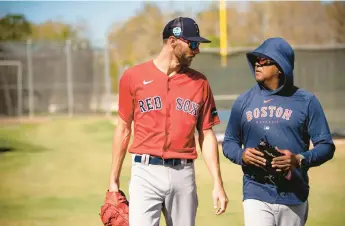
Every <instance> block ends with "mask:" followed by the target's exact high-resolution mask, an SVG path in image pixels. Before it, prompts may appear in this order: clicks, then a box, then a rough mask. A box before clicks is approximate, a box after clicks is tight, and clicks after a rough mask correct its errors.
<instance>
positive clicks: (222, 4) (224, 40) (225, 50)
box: [219, 0, 228, 67]
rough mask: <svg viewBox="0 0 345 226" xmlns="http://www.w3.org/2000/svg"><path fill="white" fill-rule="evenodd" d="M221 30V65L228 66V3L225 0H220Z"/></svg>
mask: <svg viewBox="0 0 345 226" xmlns="http://www.w3.org/2000/svg"><path fill="white" fill-rule="evenodd" d="M219 32H220V35H219V36H220V56H221V65H222V67H226V65H227V53H228V48H227V42H228V37H227V18H226V3H225V0H219Z"/></svg>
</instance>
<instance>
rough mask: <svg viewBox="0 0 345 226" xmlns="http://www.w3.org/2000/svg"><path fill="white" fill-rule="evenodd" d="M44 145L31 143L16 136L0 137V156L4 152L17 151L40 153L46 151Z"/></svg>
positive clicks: (21, 152)
mask: <svg viewBox="0 0 345 226" xmlns="http://www.w3.org/2000/svg"><path fill="white" fill-rule="evenodd" d="M47 150H48V149H47V148H46V147H43V146H40V145H36V144H32V143H30V141H27V140H21V139H18V138H13V137H10V138H7V139H6V138H5V139H4V138H0V156H1V155H2V154H5V153H16V154H17V153H18V154H29V153H41V152H44V151H47Z"/></svg>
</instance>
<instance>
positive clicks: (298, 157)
mask: <svg viewBox="0 0 345 226" xmlns="http://www.w3.org/2000/svg"><path fill="white" fill-rule="evenodd" d="M296 160H297V167H298V168H302V167H303V160H304V156H303V155H301V154H297V155H296Z"/></svg>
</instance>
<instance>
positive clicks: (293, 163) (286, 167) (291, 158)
mask: <svg viewBox="0 0 345 226" xmlns="http://www.w3.org/2000/svg"><path fill="white" fill-rule="evenodd" d="M276 150H277V151H279V152H280V153H283V154H284V156H280V157H276V158H274V159H273V160H272V167H273V168H277V171H290V170H292V169H294V168H297V167H298V166H299V156H298V155H294V154H293V153H292V152H291V151H289V150H280V149H279V148H277V147H276Z"/></svg>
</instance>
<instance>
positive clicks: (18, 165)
mask: <svg viewBox="0 0 345 226" xmlns="http://www.w3.org/2000/svg"><path fill="white" fill-rule="evenodd" d="M113 130H114V126H113V125H112V124H111V123H110V122H109V121H108V120H106V119H104V118H95V117H93V118H92V117H89V118H88V117H84V118H82V117H78V118H73V119H66V118H59V119H56V120H51V121H47V122H44V123H40V124H21V125H19V124H2V125H1V129H0V148H1V150H2V152H1V153H0V225H1V226H21V225H23V226H24V225H25V226H31V225H32V226H43V225H49V226H57V225H59V226H60V225H63V226H69V225H83V226H87V225H90V226H91V225H92V226H95V225H102V224H101V221H100V218H99V216H98V213H99V209H100V206H101V205H102V202H103V200H104V195H105V191H106V189H107V186H108V174H109V170H110V163H111V140H112V135H113ZM7 148H9V149H10V150H9V151H6V149H7ZM220 153H221V151H220ZM220 156H221V168H222V174H223V178H224V183H225V188H226V191H227V194H228V197H229V200H230V201H229V205H228V209H227V212H226V213H225V214H223V215H221V216H215V215H214V210H213V205H212V200H211V190H212V184H211V183H210V182H211V177H210V175H209V173H208V171H207V169H206V166H205V164H204V162H203V159H202V158H201V155H200V158H199V159H198V160H197V161H196V175H197V184H198V195H199V203H200V205H199V209H198V216H197V225H198V226H206V225H224V226H225V225H243V216H242V214H243V212H242V203H241V200H242V193H241V189H242V172H241V170H240V167H239V166H236V165H234V164H232V163H230V162H229V161H227V160H226V159H225V158H224V157H223V155H222V154H220ZM344 162H345V145H344V144H339V145H337V151H336V155H335V157H334V158H333V160H331V161H330V162H328V163H326V164H325V165H323V166H322V167H319V168H313V169H311V170H310V180H311V194H310V198H309V201H310V211H309V212H310V213H309V219H308V223H307V225H315V226H318V225H332V226H343V225H345V214H344V213H345V181H344V175H345V164H344ZM130 165H131V162H130V156H129V155H127V158H126V160H125V163H124V169H123V172H122V177H121V184H122V188H123V189H124V190H125V192H126V193H127V187H128V186H127V185H128V180H129V175H130ZM162 225H165V224H162Z"/></svg>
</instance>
